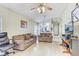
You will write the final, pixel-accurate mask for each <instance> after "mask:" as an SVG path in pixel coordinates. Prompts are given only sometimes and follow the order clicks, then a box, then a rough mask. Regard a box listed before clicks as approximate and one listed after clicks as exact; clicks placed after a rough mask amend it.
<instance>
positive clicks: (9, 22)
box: [0, 6, 36, 38]
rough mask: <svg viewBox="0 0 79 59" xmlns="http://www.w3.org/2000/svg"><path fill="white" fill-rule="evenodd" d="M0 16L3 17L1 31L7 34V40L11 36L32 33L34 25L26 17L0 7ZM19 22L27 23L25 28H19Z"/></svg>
mask: <svg viewBox="0 0 79 59" xmlns="http://www.w3.org/2000/svg"><path fill="white" fill-rule="evenodd" d="M0 16H2V17H3V31H5V32H8V35H9V38H11V37H12V36H13V35H18V34H24V33H34V25H36V23H35V22H34V21H32V20H30V19H27V18H26V17H24V16H22V15H20V14H18V13H16V12H13V11H11V10H9V9H6V8H4V7H2V6H0ZM20 20H26V21H27V28H26V29H22V28H20Z"/></svg>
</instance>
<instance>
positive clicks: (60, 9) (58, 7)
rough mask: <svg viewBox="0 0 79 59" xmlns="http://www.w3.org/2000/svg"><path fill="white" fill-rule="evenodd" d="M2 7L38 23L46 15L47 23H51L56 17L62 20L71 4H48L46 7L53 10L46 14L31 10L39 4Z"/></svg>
mask: <svg viewBox="0 0 79 59" xmlns="http://www.w3.org/2000/svg"><path fill="white" fill-rule="evenodd" d="M0 5H2V6H4V7H6V8H8V9H10V10H13V11H15V12H18V13H19V14H22V15H24V16H26V17H28V18H30V19H33V20H34V21H36V22H40V21H42V20H44V15H46V17H45V20H46V21H49V20H51V19H53V18H56V17H59V18H60V17H61V16H62V14H63V13H64V11H65V9H66V8H67V6H68V5H69V4H68V3H47V4H46V5H47V6H49V7H52V8H53V10H52V11H50V12H46V13H44V14H39V13H38V12H37V11H36V10H31V8H34V7H37V6H38V5H39V3H2V4H0Z"/></svg>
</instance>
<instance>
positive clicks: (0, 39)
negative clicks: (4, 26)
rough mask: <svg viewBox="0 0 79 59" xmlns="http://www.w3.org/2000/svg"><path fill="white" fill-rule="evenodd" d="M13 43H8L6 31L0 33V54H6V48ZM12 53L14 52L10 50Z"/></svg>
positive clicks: (11, 46) (10, 46) (9, 47)
mask: <svg viewBox="0 0 79 59" xmlns="http://www.w3.org/2000/svg"><path fill="white" fill-rule="evenodd" d="M13 47H14V45H13V44H10V42H9V39H8V36H7V32H2V33H0V56H5V55H8V54H9V52H8V50H9V49H11V48H13ZM10 53H11V52H10ZM12 53H14V52H12Z"/></svg>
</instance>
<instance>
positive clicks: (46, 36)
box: [39, 33, 53, 43]
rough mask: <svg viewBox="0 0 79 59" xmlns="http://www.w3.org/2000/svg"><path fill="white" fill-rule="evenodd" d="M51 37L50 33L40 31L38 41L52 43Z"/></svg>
mask: <svg viewBox="0 0 79 59" xmlns="http://www.w3.org/2000/svg"><path fill="white" fill-rule="evenodd" d="M52 38H53V36H52V33H40V36H39V41H40V42H48V43H52Z"/></svg>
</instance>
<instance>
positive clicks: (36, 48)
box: [10, 41, 70, 56]
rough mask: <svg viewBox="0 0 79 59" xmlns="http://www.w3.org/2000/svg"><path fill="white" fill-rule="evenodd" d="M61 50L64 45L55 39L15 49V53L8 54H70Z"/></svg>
mask: <svg viewBox="0 0 79 59" xmlns="http://www.w3.org/2000/svg"><path fill="white" fill-rule="evenodd" d="M63 51H64V47H62V46H60V45H59V44H58V43H57V42H55V41H54V42H52V43H46V42H38V43H35V44H33V45H32V46H30V47H29V48H28V49H26V50H25V51H15V52H16V53H15V54H10V56H70V55H69V54H66V53H63Z"/></svg>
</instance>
